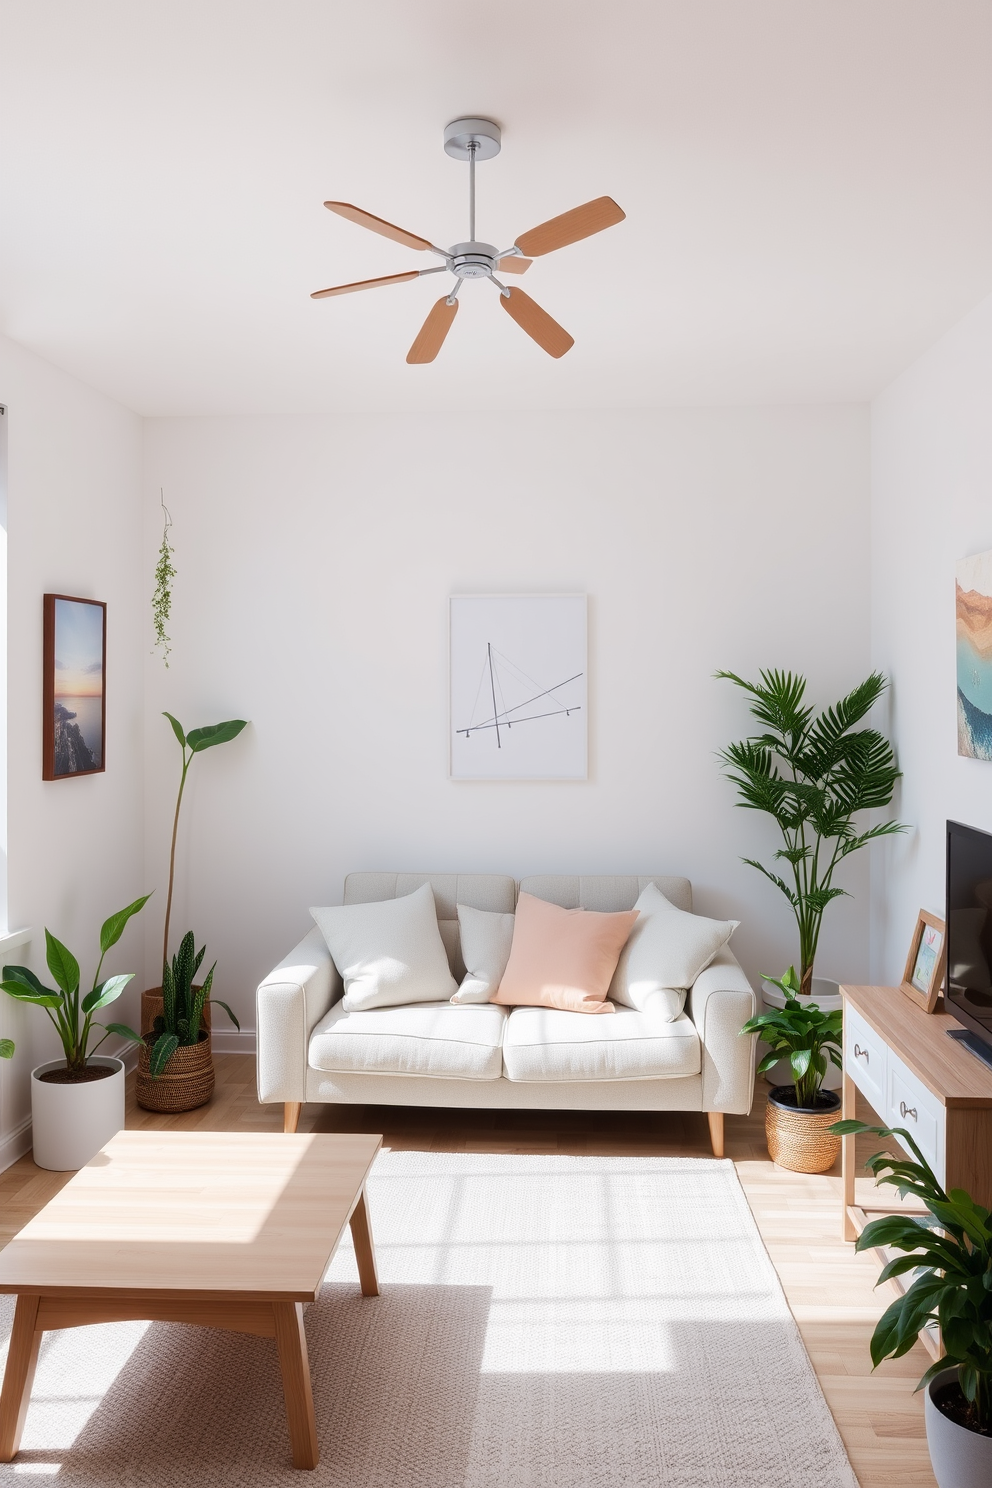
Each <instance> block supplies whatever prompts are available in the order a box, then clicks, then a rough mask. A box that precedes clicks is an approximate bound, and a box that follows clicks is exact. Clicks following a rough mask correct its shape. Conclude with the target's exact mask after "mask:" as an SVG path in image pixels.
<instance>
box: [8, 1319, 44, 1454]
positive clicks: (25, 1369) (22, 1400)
mask: <svg viewBox="0 0 992 1488" xmlns="http://www.w3.org/2000/svg"><path fill="white" fill-rule="evenodd" d="M40 1302H41V1298H40V1297H39V1296H38V1295H37V1294H35V1295H34V1296H30V1295H25V1296H21V1297H18V1299H17V1306H16V1308H15V1309H14V1330H13V1332H12V1333H11V1335H10V1350H9V1352H8V1354H7V1367H6V1369H5V1370H4V1376H3V1390H2V1391H0V1462H10V1461H11V1460H12V1459H13V1458H14V1457H15V1456H16V1455H17V1449H18V1447H19V1446H20V1445H21V1432H22V1431H23V1430H24V1418H25V1416H26V1415H27V1413H28V1402H29V1401H30V1399H31V1386H32V1384H33V1383H34V1371H35V1366H36V1365H37V1363H38V1349H39V1348H40V1346H41V1333H40V1332H39V1331H38V1330H37V1329H36V1327H35V1324H36V1323H37V1321H38V1306H39V1303H40Z"/></svg>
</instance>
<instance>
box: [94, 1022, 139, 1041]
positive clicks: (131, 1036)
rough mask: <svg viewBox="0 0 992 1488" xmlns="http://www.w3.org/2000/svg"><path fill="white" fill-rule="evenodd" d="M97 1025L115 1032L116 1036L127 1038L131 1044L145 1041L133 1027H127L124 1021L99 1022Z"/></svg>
mask: <svg viewBox="0 0 992 1488" xmlns="http://www.w3.org/2000/svg"><path fill="white" fill-rule="evenodd" d="M99 1027H101V1028H105V1029H106V1030H107V1032H108V1033H116V1034H117V1035H118V1037H120V1038H123V1039H127V1040H128V1041H129V1042H130V1043H132V1044H143V1043H144V1042H145V1041H144V1039H143V1038H142V1037H141V1034H140V1033H135V1031H134V1029H133V1028H129V1027H128V1026H127V1024H126V1023H101V1024H100V1025H99Z"/></svg>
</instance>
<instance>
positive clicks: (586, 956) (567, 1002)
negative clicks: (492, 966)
mask: <svg viewBox="0 0 992 1488" xmlns="http://www.w3.org/2000/svg"><path fill="white" fill-rule="evenodd" d="M636 919H637V910H636V909H630V910H626V911H624V912H623V913H620V914H600V913H598V912H597V911H596V910H592V909H562V908H561V907H560V906H559V905H557V904H548V903H547V902H546V901H545V900H544V899H535V897H534V896H533V894H521V895H520V899H519V901H518V903H517V913H516V918H515V920H514V923H513V942H512V944H511V946H510V959H509V961H508V962H507V963H506V970H505V971H504V973H503V980H502V981H501V982H500V984H499V988H498V990H497V991H496V993H495V995H494V996H492V997H491V998H490V1001H491V1002H501V1003H503V1004H504V1005H505V1006H508V1007H552V1008H563V1009H564V1010H565V1011H566V1012H570V1013H612V1012H615V1011H616V1009H615V1008H614V1006H613V1004H612V1002H607V1001H606V994H607V992H608V990H609V986H610V982H611V980H612V978H613V973H614V972H615V971H616V969H617V962H618V961H619V959H620V952H621V951H622V950H623V948H624V944H625V943H626V940H627V936H628V935H629V934H630V932H631V930H632V929H633V928H634V921H635V920H636Z"/></svg>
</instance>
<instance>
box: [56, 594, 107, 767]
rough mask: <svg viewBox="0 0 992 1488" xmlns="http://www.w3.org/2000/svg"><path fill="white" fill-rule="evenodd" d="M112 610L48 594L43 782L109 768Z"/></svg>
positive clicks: (92, 602)
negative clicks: (108, 677)
mask: <svg viewBox="0 0 992 1488" xmlns="http://www.w3.org/2000/svg"><path fill="white" fill-rule="evenodd" d="M106 661H107V606H106V605H105V604H103V603H101V601H100V600H97V599H73V598H72V597H71V596H70V595H68V594H46V595H45V650H44V676H43V692H44V719H43V727H42V771H41V777H42V779H43V780H66V779H68V778H69V777H70V776H71V775H95V774H97V773H98V772H99V771H101V770H103V769H104V767H105V762H104V756H105V747H104V740H105V737H106V724H107V697H106V687H105V683H106V671H107V668H106Z"/></svg>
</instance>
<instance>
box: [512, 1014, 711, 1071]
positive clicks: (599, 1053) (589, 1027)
mask: <svg viewBox="0 0 992 1488" xmlns="http://www.w3.org/2000/svg"><path fill="white" fill-rule="evenodd" d="M699 1070H700V1052H699V1035H698V1034H697V1033H696V1029H695V1025H694V1024H693V1023H692V1021H691V1020H690V1019H689V1018H687V1017H686V1016H685V1014H684V1013H683V1014H682V1015H681V1016H680V1017H678V1018H676V1019H674V1020H673V1021H671V1022H669V1021H663V1020H662V1019H660V1018H656V1017H653V1016H652V1015H651V1014H650V1013H638V1012H636V1011H635V1010H634V1009H633V1008H624V1007H618V1008H617V1010H616V1017H615V1018H589V1017H587V1016H586V1015H585V1014H584V1013H568V1012H563V1011H561V1010H560V1009H559V1008H536V1007H534V1008H531V1007H518V1008H514V1009H513V1012H512V1013H511V1014H510V1017H509V1020H508V1022H507V1025H506V1032H505V1033H504V1035H503V1071H504V1074H505V1075H506V1078H507V1079H508V1080H520V1081H527V1080H533V1081H542V1082H543V1081H552V1082H553V1081H568V1080H678V1079H684V1078H686V1077H687V1076H691V1075H698V1074H699Z"/></svg>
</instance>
